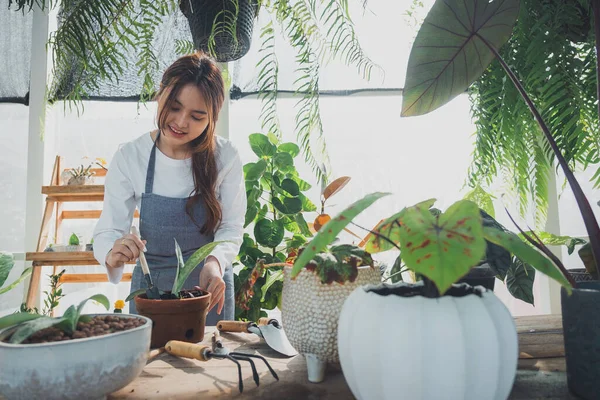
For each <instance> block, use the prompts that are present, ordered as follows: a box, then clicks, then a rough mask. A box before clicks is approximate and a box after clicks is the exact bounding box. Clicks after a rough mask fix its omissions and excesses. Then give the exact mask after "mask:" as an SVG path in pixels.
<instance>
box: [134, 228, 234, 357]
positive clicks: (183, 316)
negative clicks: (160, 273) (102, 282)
mask: <svg viewBox="0 0 600 400" xmlns="http://www.w3.org/2000/svg"><path fill="white" fill-rule="evenodd" d="M219 243H223V242H222V241H217V242H212V243H208V244H206V245H204V246H202V247H201V248H199V249H198V250H196V251H195V252H194V253H193V254H192V255H191V256H190V257H189V258H188V259H187V260H185V262H184V260H183V255H182V253H181V249H180V247H179V244H178V243H177V240H175V254H176V255H177V261H178V269H177V274H176V277H175V281H174V282H173V287H172V288H171V290H160V288H158V298H153V297H152V296H149V295H148V293H149V289H147V288H142V289H139V290H137V291H134V292H132V293H130V294H129V296H127V298H126V299H125V301H131V300H134V301H135V307H136V309H137V311H138V313H139V314H140V315H143V316H145V317H148V318H149V319H151V320H152V322H153V324H152V342H151V347H153V348H156V347H162V346H164V345H165V343H167V342H168V341H169V340H180V341H184V342H191V343H198V342H201V341H202V339H203V338H204V328H205V324H206V313H207V309H208V306H209V304H210V293H208V292H206V291H204V290H199V289H193V290H187V289H183V286H184V284H185V281H186V280H187V278H188V277H189V275H190V274H191V273H192V271H193V270H194V269H195V268H196V267H197V266H198V264H200V262H202V260H204V259H205V258H206V257H207V256H208V255H209V254H210V252H211V251H212V250H213V249H214V248H215V247H216V246H217V245H218V244H219Z"/></svg>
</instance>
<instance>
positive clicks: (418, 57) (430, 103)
mask: <svg viewBox="0 0 600 400" xmlns="http://www.w3.org/2000/svg"><path fill="white" fill-rule="evenodd" d="M518 14H519V0H496V1H489V0H471V1H467V2H465V1H463V0H445V1H436V2H435V3H434V5H433V7H432V8H431V10H430V11H429V14H427V17H426V18H425V20H424V22H423V25H422V26H421V28H420V29H419V33H418V34H417V37H416V38H415V42H414V44H413V46H412V50H411V53H410V57H409V60H408V67H407V72H406V80H405V82H406V83H405V84H404V91H403V94H402V116H415V115H422V114H427V113H428V112H431V111H433V110H435V109H437V108H439V107H441V106H443V105H444V104H446V103H447V102H449V101H450V100H452V99H453V98H454V97H456V96H458V95H459V94H461V93H464V91H465V90H466V89H467V88H468V87H469V85H470V84H471V83H473V81H475V80H476V79H477V78H479V77H480V76H481V74H482V73H483V72H484V71H485V69H486V68H487V66H488V65H489V64H490V63H491V62H492V60H493V59H494V54H493V53H492V51H491V50H490V49H489V48H488V47H487V46H491V47H492V48H494V49H495V50H498V49H499V48H500V47H501V46H502V45H503V44H504V43H505V42H506V41H507V40H508V38H509V37H510V34H511V32H512V28H513V25H514V24H515V21H516V20H517V15H518Z"/></svg>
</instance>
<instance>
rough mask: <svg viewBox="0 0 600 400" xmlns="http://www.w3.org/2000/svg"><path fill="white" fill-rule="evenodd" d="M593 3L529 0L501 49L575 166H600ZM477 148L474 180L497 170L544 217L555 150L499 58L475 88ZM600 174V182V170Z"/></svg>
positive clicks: (524, 204)
mask: <svg viewBox="0 0 600 400" xmlns="http://www.w3.org/2000/svg"><path fill="white" fill-rule="evenodd" d="M592 8H593V2H592V1H590V0H577V1H546V0H522V1H521V3H520V10H519V15H518V19H517V22H516V24H515V26H514V29H513V30H512V36H511V37H510V39H509V40H508V42H507V43H506V44H505V45H504V46H502V48H500V49H499V50H498V52H499V54H501V56H502V58H503V59H504V60H505V62H506V64H508V65H510V67H511V69H513V70H514V71H518V72H519V76H520V79H521V82H522V85H523V87H524V88H525V89H526V91H527V93H528V94H529V96H530V97H531V99H532V101H533V102H534V103H535V104H539V105H543V107H542V109H541V110H540V112H541V115H542V117H543V118H544V120H545V121H546V122H547V124H548V128H549V130H550V131H551V132H553V136H554V137H555V139H556V142H557V145H558V147H559V149H560V150H561V153H562V154H563V155H564V158H565V160H566V161H567V163H568V164H569V165H570V166H571V168H577V167H583V168H587V167H589V166H590V165H596V167H597V165H598V162H600V147H598V146H597V144H596V143H597V142H598V140H600V138H599V136H598V109H597V104H596V103H597V95H596V92H597V79H596V55H595V53H596V51H595V41H596V40H595V38H594V30H593V28H594V26H593V25H594V24H593V17H592ZM469 94H470V98H471V104H472V108H471V112H472V115H473V117H474V121H475V126H476V128H477V133H476V147H475V151H474V153H473V161H472V164H471V168H470V171H469V175H468V182H469V185H471V186H474V187H475V186H476V185H478V184H482V185H488V184H490V183H491V181H492V180H493V179H495V178H496V176H497V175H500V176H501V177H503V178H504V181H505V186H507V187H509V188H510V189H512V192H513V193H515V194H517V195H518V197H517V199H518V205H519V209H520V212H521V213H522V214H524V212H525V211H526V209H527V208H528V206H529V204H531V203H533V202H535V205H536V206H537V207H536V208H537V213H536V216H537V221H538V222H541V220H542V219H543V218H544V217H545V213H546V209H547V206H548V185H549V181H548V177H549V176H551V174H552V173H554V172H553V161H554V157H553V156H552V151H551V149H550V148H549V147H548V144H547V143H545V142H544V141H543V140H541V139H542V138H541V135H542V134H543V133H542V132H541V130H540V128H539V126H538V124H537V122H536V121H535V120H534V119H532V118H523V115H526V114H527V113H528V112H529V111H528V109H527V104H526V103H525V102H523V101H522V99H521V96H520V95H519V92H518V90H517V89H516V87H515V86H513V85H510V84H508V82H507V81H506V75H505V73H504V71H503V68H502V66H501V65H500V62H498V61H493V62H492V63H491V64H490V65H489V66H488V67H487V69H486V70H485V72H484V73H483V75H482V76H481V77H479V78H478V79H477V80H476V81H475V82H474V83H473V85H471V87H470V88H469ZM598 171H599V172H597V173H596V175H595V176H594V177H593V180H594V183H595V186H596V187H598V185H599V184H600V179H599V178H600V170H598Z"/></svg>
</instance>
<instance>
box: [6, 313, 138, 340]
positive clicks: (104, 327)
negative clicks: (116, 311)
mask: <svg viewBox="0 0 600 400" xmlns="http://www.w3.org/2000/svg"><path fill="white" fill-rule="evenodd" d="M145 323H146V320H144V319H141V318H122V317H121V318H120V317H117V316H113V315H102V316H96V317H92V319H91V320H90V321H89V322H81V321H80V322H79V323H78V324H77V330H76V331H75V332H73V334H72V335H68V334H66V333H65V332H63V331H62V330H60V329H58V328H55V327H50V328H46V329H42V330H41V331H38V332H36V333H34V334H33V335H31V336H30V337H28V338H27V339H26V340H24V341H23V342H22V344H31V343H48V342H61V341H63V340H72V339H83V338H87V337H92V336H102V335H106V334H109V333H114V332H120V331H127V330H129V329H133V328H137V327H138V326H142V325H144V324H145ZM9 339H10V337H8V338H6V339H5V340H4V342H6V343H8V342H9Z"/></svg>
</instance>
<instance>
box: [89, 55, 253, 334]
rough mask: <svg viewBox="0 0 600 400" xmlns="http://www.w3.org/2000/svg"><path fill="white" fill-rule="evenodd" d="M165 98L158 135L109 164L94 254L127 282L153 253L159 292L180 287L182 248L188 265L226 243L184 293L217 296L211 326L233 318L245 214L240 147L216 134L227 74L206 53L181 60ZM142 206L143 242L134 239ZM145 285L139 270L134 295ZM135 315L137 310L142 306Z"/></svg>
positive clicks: (163, 87) (170, 72) (161, 96)
mask: <svg viewBox="0 0 600 400" xmlns="http://www.w3.org/2000/svg"><path fill="white" fill-rule="evenodd" d="M156 99H157V102H158V110H157V117H156V122H157V125H158V129H156V130H153V131H152V132H149V133H146V134H144V135H142V136H141V137H139V138H137V139H135V140H133V141H131V142H129V143H127V144H125V145H124V146H122V147H121V148H120V149H119V150H118V151H117V153H116V154H115V156H114V158H113V160H112V163H111V165H110V166H109V169H108V173H107V176H106V182H105V197H104V207H103V211H102V215H101V217H100V219H99V221H98V224H97V226H96V229H95V232H94V255H95V257H96V259H97V260H98V261H99V262H100V264H102V265H104V266H106V268H107V272H108V276H109V279H110V281H111V282H113V283H118V282H119V281H120V280H121V277H122V274H123V267H124V263H126V262H128V261H131V260H135V259H137V258H138V257H139V255H140V252H141V251H144V252H145V253H146V260H147V262H148V266H149V269H150V274H151V276H152V281H153V282H154V284H155V285H156V286H157V287H171V286H172V285H173V282H174V280H175V279H176V275H177V265H178V260H177V257H176V254H175V247H174V246H173V241H174V240H176V242H177V243H179V245H180V247H181V252H182V255H183V258H184V260H187V259H188V258H189V257H190V255H191V254H193V253H194V252H195V251H196V250H197V249H199V248H200V247H202V246H204V245H206V244H208V243H211V242H216V241H227V243H220V244H218V245H217V246H216V247H215V248H214V250H213V251H212V252H211V253H210V255H208V257H206V259H204V260H201V262H200V263H199V264H198V265H197V266H196V268H195V270H194V271H193V272H192V273H191V274H190V275H189V278H188V279H187V280H186V282H185V283H184V285H183V289H193V288H194V287H196V286H200V288H201V289H203V290H206V291H208V292H210V293H211V295H212V296H211V303H210V306H209V309H211V310H212V312H211V313H209V316H208V319H207V324H209V325H214V324H215V323H216V322H217V321H218V320H219V319H221V317H223V318H225V319H233V312H234V305H233V273H232V269H231V265H232V262H233V259H234V258H235V256H236V255H237V253H238V251H239V246H240V244H241V241H242V235H243V223H244V214H245V211H246V196H245V190H244V180H243V173H242V163H241V160H240V157H239V154H238V152H237V149H235V148H234V147H233V146H232V144H231V143H230V142H229V141H228V140H226V139H223V138H220V137H219V138H217V137H216V136H215V133H214V132H215V124H216V121H217V118H218V115H219V111H220V109H221V106H222V105H223V100H224V84H223V78H222V76H221V71H220V70H219V68H218V67H217V64H216V62H215V61H214V60H213V59H211V58H209V57H208V56H206V55H204V54H202V53H196V54H193V55H189V56H185V57H181V58H180V59H178V60H177V61H175V62H174V63H173V64H172V65H171V66H170V67H169V68H167V70H166V71H165V73H164V75H163V78H162V80H161V83H160V89H159V91H158V93H157V96H156ZM136 207H137V208H139V210H140V232H141V239H140V238H139V237H137V236H136V235H132V234H130V233H129V231H130V228H131V223H132V219H133V212H134V210H135V208H136ZM142 287H146V283H145V281H144V276H143V273H142V271H141V266H140V265H139V263H138V265H136V267H135V269H134V271H133V277H132V283H131V292H135V291H136V290H138V289H140V288H142ZM130 312H132V313H135V312H136V309H135V305H134V304H133V303H130ZM219 314H220V315H219Z"/></svg>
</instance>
